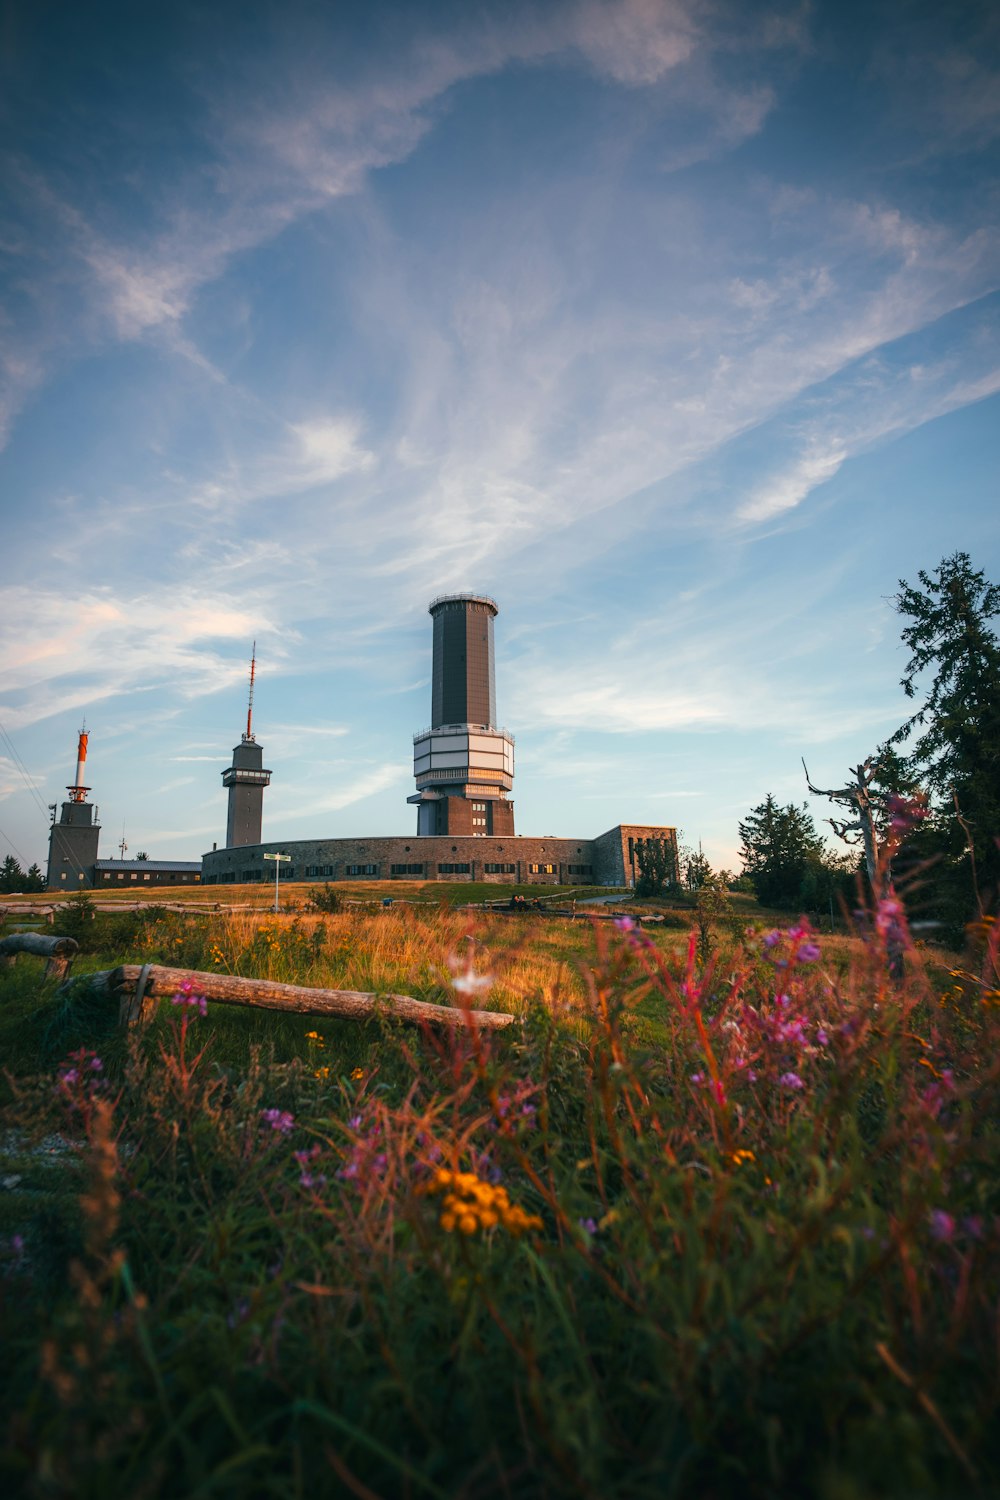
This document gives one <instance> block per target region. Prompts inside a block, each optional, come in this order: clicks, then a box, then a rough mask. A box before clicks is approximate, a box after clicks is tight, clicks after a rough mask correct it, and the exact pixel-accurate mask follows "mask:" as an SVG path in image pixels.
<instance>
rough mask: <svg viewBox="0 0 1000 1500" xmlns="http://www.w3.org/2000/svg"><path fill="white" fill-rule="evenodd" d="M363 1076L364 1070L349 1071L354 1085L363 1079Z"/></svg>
mask: <svg viewBox="0 0 1000 1500" xmlns="http://www.w3.org/2000/svg"><path fill="white" fill-rule="evenodd" d="M364 1076H365V1070H364V1068H352V1069H351V1077H352V1078H353V1079H354V1081H355V1083H357V1082H358V1080H359V1079H360V1078H364Z"/></svg>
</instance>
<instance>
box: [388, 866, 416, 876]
mask: <svg viewBox="0 0 1000 1500" xmlns="http://www.w3.org/2000/svg"><path fill="white" fill-rule="evenodd" d="M389 873H390V875H422V874H423V873H424V867H423V865H390V866H389Z"/></svg>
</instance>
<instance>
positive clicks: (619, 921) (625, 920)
mask: <svg viewBox="0 0 1000 1500" xmlns="http://www.w3.org/2000/svg"><path fill="white" fill-rule="evenodd" d="M614 925H615V927H617V928H618V931H619V932H634V931H635V925H636V924H635V920H634V918H632V917H615V920H614Z"/></svg>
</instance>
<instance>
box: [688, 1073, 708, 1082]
mask: <svg viewBox="0 0 1000 1500" xmlns="http://www.w3.org/2000/svg"><path fill="white" fill-rule="evenodd" d="M691 1082H692V1083H697V1084H702V1083H704V1082H705V1075H704V1073H692V1074H691Z"/></svg>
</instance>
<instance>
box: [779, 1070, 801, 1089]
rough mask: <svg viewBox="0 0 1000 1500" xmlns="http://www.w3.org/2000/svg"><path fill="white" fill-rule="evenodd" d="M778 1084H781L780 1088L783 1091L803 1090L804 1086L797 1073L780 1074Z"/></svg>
mask: <svg viewBox="0 0 1000 1500" xmlns="http://www.w3.org/2000/svg"><path fill="white" fill-rule="evenodd" d="M778 1082H779V1083H780V1084H781V1086H782V1088H785V1089H802V1088H805V1084H804V1083H803V1082H802V1079H801V1078H800V1077H799V1075H798V1073H782V1075H781V1077H780V1078H779V1079H778Z"/></svg>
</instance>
